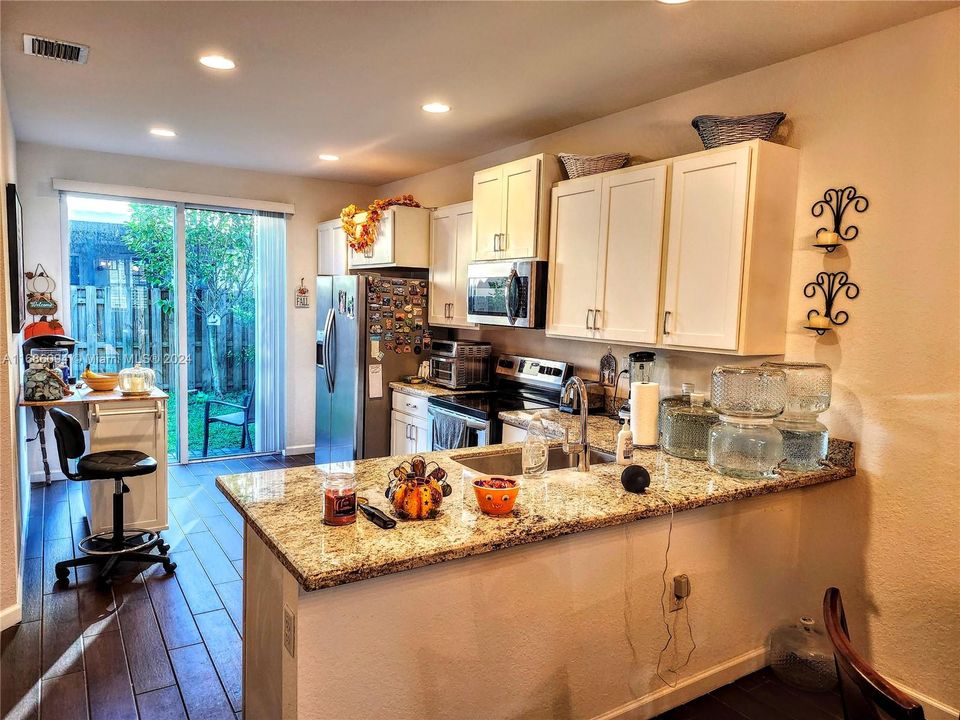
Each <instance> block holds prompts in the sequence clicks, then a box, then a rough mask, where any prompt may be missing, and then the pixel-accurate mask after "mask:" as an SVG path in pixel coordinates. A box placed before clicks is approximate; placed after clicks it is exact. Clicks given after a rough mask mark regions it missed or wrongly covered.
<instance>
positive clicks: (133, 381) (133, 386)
mask: <svg viewBox="0 0 960 720" xmlns="http://www.w3.org/2000/svg"><path fill="white" fill-rule="evenodd" d="M144 387H145V386H144V384H143V378H142V377H141V376H140V375H134V376H133V377H131V378H130V392H143V390H144Z"/></svg>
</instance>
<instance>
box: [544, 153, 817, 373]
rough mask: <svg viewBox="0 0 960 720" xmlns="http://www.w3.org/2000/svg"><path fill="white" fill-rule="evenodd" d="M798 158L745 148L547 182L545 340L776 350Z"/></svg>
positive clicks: (781, 343)
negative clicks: (550, 186) (550, 337)
mask: <svg viewBox="0 0 960 720" xmlns="http://www.w3.org/2000/svg"><path fill="white" fill-rule="evenodd" d="M798 158H799V153H798V152H797V151H796V150H794V149H792V148H788V147H784V146H782V145H776V144H773V143H769V142H764V141H760V140H754V141H750V142H747V143H741V144H739V145H734V146H729V147H725V148H719V149H715V150H706V151H703V152H700V153H695V154H693V155H687V156H684V157H679V158H673V159H670V160H664V161H661V162H657V163H649V164H646V165H638V166H634V167H629V168H623V169H620V170H614V171H612V172H608V173H602V174H599V175H593V176H589V177H586V178H578V179H576V180H568V181H564V182H561V183H558V184H557V185H556V187H555V188H554V189H553V203H552V207H551V229H550V288H549V304H548V314H547V335H556V336H563V337H577V338H585V339H589V340H596V341H603V342H609V343H623V344H638V345H651V346H662V347H670V348H680V349H689V350H705V351H710V352H721V353H731V354H737V355H776V354H781V353H783V351H784V348H785V345H786V327H787V325H786V313H787V304H788V297H787V294H788V292H789V287H790V265H791V253H792V249H793V231H794V218H795V215H796V201H797V167H798ZM668 204H669V210H667V205H668ZM665 218H667V219H668V220H669V223H668V225H665Z"/></svg>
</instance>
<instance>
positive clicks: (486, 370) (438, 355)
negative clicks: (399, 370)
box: [430, 340, 490, 390]
mask: <svg viewBox="0 0 960 720" xmlns="http://www.w3.org/2000/svg"><path fill="white" fill-rule="evenodd" d="M430 382H432V383H434V384H435V385H442V386H443V387H448V388H453V389H457V390H459V389H462V388H469V387H476V386H477V385H486V384H487V383H488V382H490V343H486V342H471V341H467V340H434V341H433V344H432V345H431V346H430Z"/></svg>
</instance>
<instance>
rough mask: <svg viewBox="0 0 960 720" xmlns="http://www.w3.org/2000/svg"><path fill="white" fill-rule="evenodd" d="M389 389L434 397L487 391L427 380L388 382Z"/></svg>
mask: <svg viewBox="0 0 960 720" xmlns="http://www.w3.org/2000/svg"><path fill="white" fill-rule="evenodd" d="M390 389H391V390H396V391H397V392H402V393H406V394H407V395H416V396H418V397H436V396H437V395H462V394H464V393H479V392H488V391H487V390H483V389H480V390H451V389H450V388H445V387H440V386H439V385H433V384H431V383H428V382H422V383H417V384H416V385H414V384H412V383H406V382H399V381H394V382H392V383H390Z"/></svg>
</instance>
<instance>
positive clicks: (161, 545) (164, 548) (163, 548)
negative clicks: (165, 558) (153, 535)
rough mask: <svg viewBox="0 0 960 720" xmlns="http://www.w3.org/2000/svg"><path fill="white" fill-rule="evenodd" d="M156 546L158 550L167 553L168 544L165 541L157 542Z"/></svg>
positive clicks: (168, 549)
mask: <svg viewBox="0 0 960 720" xmlns="http://www.w3.org/2000/svg"><path fill="white" fill-rule="evenodd" d="M157 548H159V550H160V552H161V553H163V554H166V553H168V552H169V551H170V546H169V545H167V544H166V543H165V542H161V543H159V544H158V545H157Z"/></svg>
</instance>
